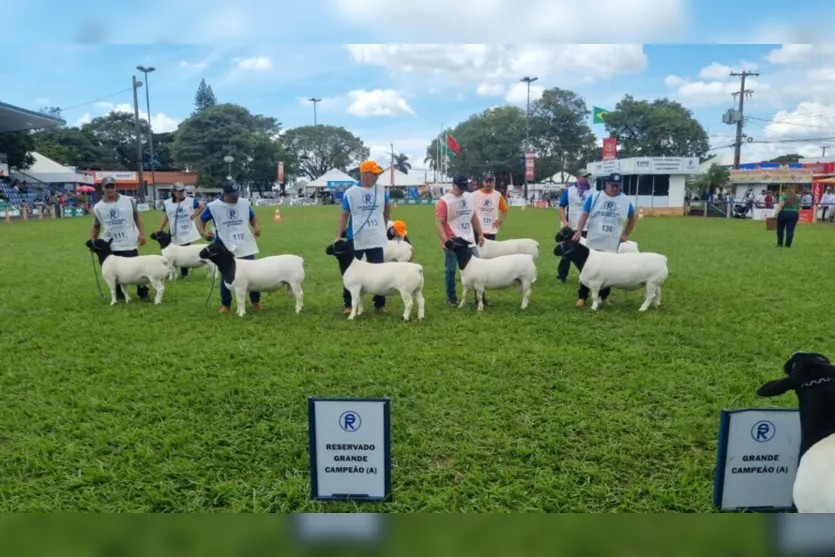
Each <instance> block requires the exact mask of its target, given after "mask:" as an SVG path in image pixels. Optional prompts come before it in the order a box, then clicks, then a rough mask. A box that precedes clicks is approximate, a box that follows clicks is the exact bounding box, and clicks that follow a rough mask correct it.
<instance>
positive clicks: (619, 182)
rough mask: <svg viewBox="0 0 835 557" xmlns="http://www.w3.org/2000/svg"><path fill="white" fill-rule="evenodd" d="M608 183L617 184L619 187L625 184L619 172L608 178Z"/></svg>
mask: <svg viewBox="0 0 835 557" xmlns="http://www.w3.org/2000/svg"><path fill="white" fill-rule="evenodd" d="M606 183H607V184H617V185H618V186H621V185H622V184H623V176H621V175H620V173H618V172H612V173H611V174H609V175H608V176H606Z"/></svg>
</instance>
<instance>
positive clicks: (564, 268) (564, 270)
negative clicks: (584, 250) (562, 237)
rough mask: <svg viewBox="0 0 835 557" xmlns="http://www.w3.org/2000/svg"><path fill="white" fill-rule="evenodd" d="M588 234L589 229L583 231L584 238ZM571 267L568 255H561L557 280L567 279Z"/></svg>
mask: <svg viewBox="0 0 835 557" xmlns="http://www.w3.org/2000/svg"><path fill="white" fill-rule="evenodd" d="M587 234H588V232H587V231H584V232H583V238H585V237H586V235H587ZM570 269H571V260H570V259H569V258H567V257H566V256H564V255H563V256H562V257H560V262H559V264H558V265H557V280H566V279H567V278H568V271H569V270H570Z"/></svg>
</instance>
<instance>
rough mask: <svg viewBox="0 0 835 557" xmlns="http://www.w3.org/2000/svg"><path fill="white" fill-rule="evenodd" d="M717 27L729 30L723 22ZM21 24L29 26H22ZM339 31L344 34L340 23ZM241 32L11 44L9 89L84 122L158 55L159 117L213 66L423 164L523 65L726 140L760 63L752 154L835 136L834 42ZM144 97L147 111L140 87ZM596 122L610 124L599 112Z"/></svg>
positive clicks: (284, 107)
mask: <svg viewBox="0 0 835 557" xmlns="http://www.w3.org/2000/svg"><path fill="white" fill-rule="evenodd" d="M3 1H5V0H0V8H1V7H2V2H3ZM364 1H365V0H356V2H358V3H359V4H363V3H364ZM464 1H465V3H466V2H467V1H469V0H464ZM497 1H498V0H497ZM606 1H609V2H613V3H617V2H620V1H621V0H606ZM667 1H668V2H669V3H670V5H677V4H678V2H677V0H667ZM633 2H635V3H637V4H641V3H642V2H644V3H649V4H652V3H653V2H655V0H633ZM498 3H499V4H501V3H502V2H501V1H498ZM814 3H815V2H811V3H810V4H814ZM244 4H246V2H244ZM681 4H682V5H684V4H686V2H684V1H682V2H681ZM704 4H705V6H707V5H708V4H711V5H713V4H716V3H715V2H712V1H707V2H704ZM752 6H754V4H753V2H748V1H743V2H741V3H739V4H733V5H729V6H727V7H726V8H725V9H723V11H722V12H721V14H722V17H721V19H722V20H730V19H733V15H734V13H736V12H737V11H739V10H742V9H744V8H747V9H752ZM21 9H23V8H21ZM664 9H667V10H668V11H670V8H669V7H668V8H664ZM672 12H675V10H672ZM685 12H686V11H685ZM407 15H408V14H407ZM662 15H664V14H662ZM415 17H417V16H415ZM665 17H667V18H671V19H672V20H675V17H676V16H675V14H674V13H667V14H666V15H665ZM766 19H767V18H763V21H765V23H763V24H762V27H761V28H760V31H756V30H754V31H752V30H751V29H750V28H749V29H748V32H749V33H750V38H751V39H752V40H753V39H755V38H756V34H757V32H760V33H767V32H768V25H767V21H766ZM325 21H326V23H327V20H325ZM348 21H349V22H350V21H351V20H350V18H348ZM702 23H704V22H702ZM66 25H67V22H65V26H66ZM70 27H71V25H70ZM763 30H765V31H763ZM665 32H666V31H665ZM712 32H713V33H716V34H718V35H721V34H722V33H723V32H724V31H723V30H722V28H721V26H720V27H718V28H714V29H713V31H712ZM22 33H23V35H24V36H25V35H26V31H25V29H23V30H22ZM648 33H649V34H650V35H651V34H652V32H651V31H648ZM354 34H356V33H355V32H354ZM334 35H335V36H338V35H340V31H339V28H336V29H334ZM718 35H717V36H718ZM783 37H784V36H783ZM179 38H180V39H181V40H182V39H183V38H184V37H182V36H181V37H179ZM330 38H331V39H333V38H334V37H330ZM346 38H348V37H346ZM781 38H782V37H781ZM111 39H112V38H111ZM363 39H367V37H363ZM239 44H240V43H237V44H229V43H227V42H222V41H221V42H219V43H218V44H214V45H178V44H174V45H171V44H167V45H163V44H150V45H149V44H145V45H143V44H139V45H124V44H121V45H120V44H108V43H93V44H78V43H76V44H68V45H63V46H54V45H37V44H35V45H32V44H31V43H30V44H27V45H26V46H21V45H18V44H9V45H6V46H5V48H4V53H5V54H6V60H7V63H6V64H3V65H0V83H2V84H3V87H2V89H0V91H2V95H1V96H0V100H2V101H4V102H8V103H11V104H15V105H18V106H23V107H26V108H31V109H38V108H40V107H42V106H45V105H49V106H60V107H62V108H64V109H65V111H64V117H65V119H66V120H67V122H68V123H69V124H70V125H75V124H78V123H82V122H84V121H88V120H89V119H90V118H92V117H96V116H101V115H104V114H106V113H107V112H108V111H109V110H114V109H118V108H120V107H128V108H129V107H130V105H131V103H132V95H131V93H130V83H131V75H133V74H134V73H137V72H136V71H135V70H134V68H135V66H136V65H137V64H144V65H153V66H154V67H156V71H155V72H154V73H153V74H152V75H151V80H150V81H151V83H150V85H151V89H150V90H151V113H152V123H153V124H154V127H155V130H156V131H169V130H171V129H174V128H175V127H176V125H177V123H178V122H180V121H182V120H183V119H184V118H186V117H188V115H189V114H190V112H191V110H192V103H193V97H194V92H195V90H196V88H197V85H198V83H199V82H200V79H201V78H205V79H206V81H207V82H208V83H209V84H210V85H212V88H213V89H214V91H215V94H216V96H217V97H218V100H219V101H220V102H234V103H238V104H241V105H244V106H246V107H247V108H249V109H250V110H251V111H253V112H255V113H261V114H266V115H269V116H274V117H276V118H278V119H279V121H281V122H282V123H283V124H284V126H285V127H294V126H299V125H308V124H312V122H313V109H312V106H311V104H310V103H309V102H306V101H304V99H306V98H308V97H310V96H315V97H319V98H322V99H324V100H323V101H322V102H321V103H320V104H319V110H318V114H319V122H320V123H326V124H333V125H339V126H345V127H346V128H348V129H349V130H351V131H352V132H353V133H355V134H356V135H358V136H359V137H361V138H362V139H363V140H364V141H365V142H366V144H367V145H369V146H370V147H371V148H372V153H373V155H375V156H377V157H378V158H380V160H381V162H382V161H385V158H384V155H383V153H384V152H387V151H388V148H389V147H388V146H389V144H390V143H394V147H395V150H396V151H403V152H406V153H408V154H409V155H410V157H411V158H412V159H417V161H416V162H415V166H416V167H423V166H424V165H423V163H422V161H423V157H424V152H425V147H426V145H427V144H428V143H429V141H431V139H432V138H433V137H434V136H435V135H436V134H437V133H438V130H439V129H440V127H441V125H442V124H447V125H455V124H456V123H457V122H459V121H461V120H463V119H465V118H466V117H468V116H469V115H470V114H472V113H475V112H478V111H481V110H483V109H485V108H488V107H491V106H498V105H503V104H517V105H519V106H524V98H525V95H524V87H523V86H522V84H520V83H519V78H520V77H522V76H524V75H535V76H538V77H539V81H537V82H536V83H535V84H534V87H533V89H532V93H533V96H534V97H536V95H537V94H538V91H539V87H545V88H547V87H553V86H558V87H562V88H567V89H572V90H574V91H576V92H577V93H579V94H580V95H582V96H583V97H584V98H585V99H586V101H587V103H588V104H589V108H591V106H593V105H596V106H600V107H604V108H614V106H615V104H616V102H617V101H618V100H619V99H620V98H621V97H622V96H623V95H624V94H626V93H629V94H632V95H633V96H636V97H638V98H647V99H652V98H656V97H661V96H666V97H669V98H672V99H675V100H678V101H680V102H682V103H683V104H684V105H685V106H687V107H689V108H691V109H692V110H693V111H694V113H695V115H696V117H697V118H698V119H699V120H700V121H701V122H702V124H703V125H704V126H705V127H706V128H707V129H708V132H709V134H710V135H711V143H712V145H714V146H724V145H727V144H728V143H730V142H731V140H732V133H733V130H732V128H731V127H729V126H726V125H724V124H722V122H721V116H722V113H723V112H724V111H725V110H726V109H727V108H729V107H731V106H732V104H733V103H734V101H733V99H732V97H731V96H730V92H731V91H732V90H734V89H736V88H738V84H739V82H738V79H737V78H731V77H730V76H728V75H727V74H728V73H729V71H730V69H734V70H737V71H739V70H742V69H753V70H756V71H758V72H760V73H761V76H759V77H755V78H752V83H750V88H752V89H754V95H753V97H752V98H751V99H750V101H748V110H747V114H748V116H749V117H751V120H750V123H749V124H748V125H747V127H746V133H748V134H750V135H751V136H752V137H753V138H754V140H755V142H754V143H751V144H750V145H746V148H745V150H744V152H743V158H745V159H757V160H759V159H761V158H768V157H771V156H776V155H779V154H782V153H786V152H801V153H802V154H804V155H815V154H816V153H817V154H820V152H821V146H823V145H828V144H831V145H835V138H833V139H832V140H829V139H827V138H829V136H835V95H833V94H832V93H833V91H835V62H831V61H830V60H833V59H835V58H833V54H835V45H805V44H784V45H781V44H776V43H775V44H724V45H643V44H622V45H609V44H560V43H539V44H515V45H499V44H491V45H485V44H477V43H470V44H449V43H435V44H339V43H338V44H334V43H332V42H331V43H318V44H316V43H314V44H311V43H296V44H264V45H260V46H259V45H257V44H251V45H247V46H238V45H239ZM10 61H14V64H12V63H9V62H10ZM120 91H121V92H120ZM140 91H141V92H142V93H143V95H144V91H142V90H140ZM114 93H118V94H115V95H114ZM79 105H81V106H79ZM141 105H142V108H143V112H144V97H142V98H141ZM593 129H594V131H595V132H596V133H597V134H598V137H602V136H603V134H604V129H603V126H594V127H593ZM723 152H727V149H725V150H723ZM831 153H832V154H835V147H833V150H832V152H831Z"/></svg>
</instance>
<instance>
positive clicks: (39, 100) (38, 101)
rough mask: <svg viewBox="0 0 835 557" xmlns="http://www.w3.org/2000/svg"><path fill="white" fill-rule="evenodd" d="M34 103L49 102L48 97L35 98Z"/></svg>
mask: <svg viewBox="0 0 835 557" xmlns="http://www.w3.org/2000/svg"><path fill="white" fill-rule="evenodd" d="M35 104H49V99H35Z"/></svg>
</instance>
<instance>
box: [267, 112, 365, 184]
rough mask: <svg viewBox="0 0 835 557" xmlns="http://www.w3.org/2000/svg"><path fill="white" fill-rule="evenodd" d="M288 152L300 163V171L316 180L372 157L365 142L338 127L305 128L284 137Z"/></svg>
mask: <svg viewBox="0 0 835 557" xmlns="http://www.w3.org/2000/svg"><path fill="white" fill-rule="evenodd" d="M281 142H282V144H283V145H284V148H285V149H286V150H287V152H288V153H289V154H290V155H291V156H292V157H293V158H294V159H295V160H296V161H298V169H299V172H300V173H301V174H303V175H305V176H308V177H309V178H311V179H316V178H318V177H319V176H321V175H322V174H324V173H325V172H327V171H328V170H331V169H332V168H338V169H340V170H342V171H347V170H348V169H350V168H353V167H355V166H358V165H359V164H360V163H361V162H362V161H363V160H364V159H367V158H368V157H369V155H370V150H369V149H368V147H366V146H365V144H363V142H362V140H361V139H360V138H358V137H357V136H355V135H354V134H352V133H351V132H349V131H348V130H346V129H345V128H341V127H336V126H324V125H319V126H302V127H299V128H293V129H290V130H288V131H287V133H285V134H284V135H283V136H281Z"/></svg>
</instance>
